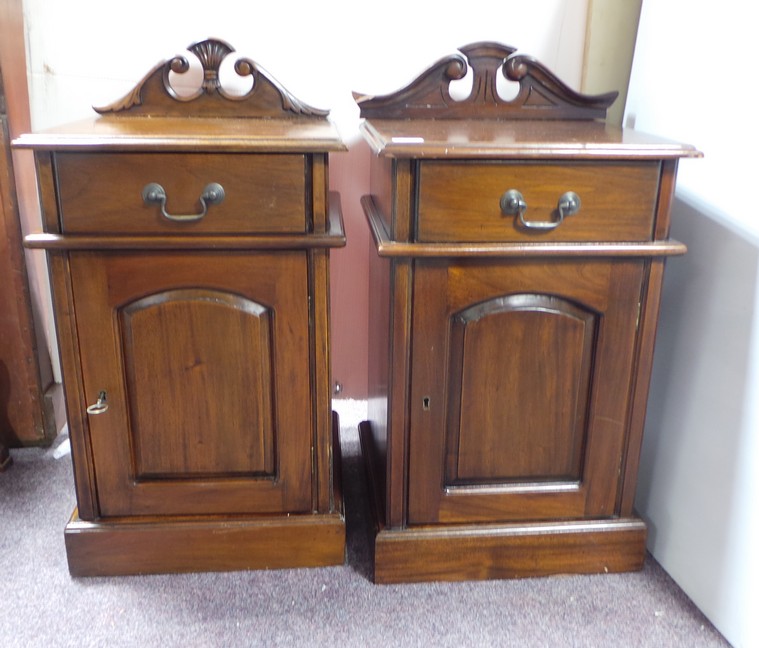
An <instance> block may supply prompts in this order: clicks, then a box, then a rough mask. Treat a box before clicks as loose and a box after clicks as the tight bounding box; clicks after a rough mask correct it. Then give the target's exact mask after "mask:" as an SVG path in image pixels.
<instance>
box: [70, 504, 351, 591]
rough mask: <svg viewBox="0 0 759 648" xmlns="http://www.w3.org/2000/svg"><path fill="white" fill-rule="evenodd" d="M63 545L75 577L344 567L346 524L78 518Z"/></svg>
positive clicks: (293, 519)
mask: <svg viewBox="0 0 759 648" xmlns="http://www.w3.org/2000/svg"><path fill="white" fill-rule="evenodd" d="M65 540H66V553H67V557H68V564H69V571H70V572H71V574H72V575H73V576H126V575H137V574H170V573H180V572H208V571H236V570H242V569H283V568H293V567H316V566H328V565H339V564H342V563H343V562H344V560H345V524H344V521H343V517H342V515H341V514H339V513H333V514H327V515H322V516H313V515H302V516H290V517H289V518H286V519H281V518H266V517H264V518H258V519H256V518H248V519H239V520H229V519H223V518H221V519H203V518H195V519H186V520H171V519H168V520H167V519H165V518H146V519H137V520H123V519H117V520H113V521H107V520H103V521H100V522H84V521H82V520H80V519H79V518H78V517H77V516H76V515H74V517H73V518H72V519H71V521H69V523H68V524H67V525H66V530H65Z"/></svg>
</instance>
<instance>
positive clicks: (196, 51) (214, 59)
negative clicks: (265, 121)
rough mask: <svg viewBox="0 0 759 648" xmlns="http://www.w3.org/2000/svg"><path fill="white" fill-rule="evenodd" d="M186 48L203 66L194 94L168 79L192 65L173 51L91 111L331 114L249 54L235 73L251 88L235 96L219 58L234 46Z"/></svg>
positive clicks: (217, 43) (210, 43)
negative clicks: (299, 96)
mask: <svg viewBox="0 0 759 648" xmlns="http://www.w3.org/2000/svg"><path fill="white" fill-rule="evenodd" d="M187 51H188V52H190V53H191V54H192V55H193V56H194V57H195V58H196V59H197V60H198V61H199V62H200V65H201V66H202V72H203V78H202V81H201V83H200V86H199V87H198V88H197V90H195V92H192V93H189V94H181V93H179V92H177V90H176V88H175V86H174V83H173V82H172V78H171V77H172V73H174V75H183V74H186V73H187V72H188V70H189V69H190V61H189V60H188V58H187V57H186V56H184V55H177V56H174V57H173V58H171V59H169V60H166V61H161V62H160V63H159V64H158V65H156V66H155V67H154V68H153V69H152V70H151V71H150V72H148V74H147V75H146V76H145V77H144V78H143V79H142V81H140V82H139V83H138V84H137V85H136V86H135V87H134V88H133V89H132V90H131V91H130V92H129V93H127V94H126V95H125V96H124V97H122V98H121V99H119V100H118V101H115V102H114V103H112V104H110V105H108V106H103V107H100V108H95V110H96V111H97V112H99V113H100V114H114V115H119V114H123V113H129V114H130V115H150V116H152V117H168V116H176V117H182V116H187V113H188V106H187V104H189V103H192V104H193V116H207V117H259V118H266V117H269V118H283V117H284V118H296V117H324V116H326V115H327V114H328V113H329V111H327V110H321V109H318V108H314V107H312V106H309V105H308V104H306V103H304V102H303V101H300V100H299V99H297V98H296V97H295V96H293V95H292V94H291V93H290V92H288V91H287V90H286V89H285V88H284V87H283V86H282V85H281V84H280V83H279V82H278V81H277V80H276V79H274V77H272V76H271V75H270V74H269V73H268V72H267V71H266V70H265V69H264V68H262V67H261V66H260V65H258V64H257V63H256V62H254V61H251V60H250V59H248V58H240V59H238V60H237V61H235V64H234V71H235V73H236V74H238V75H239V76H240V77H250V78H251V80H252V87H251V88H250V89H249V90H248V91H247V92H245V93H243V94H239V95H238V94H234V93H230V92H228V91H227V90H225V89H224V87H223V85H222V83H221V80H220V79H219V69H220V67H221V64H222V61H224V59H225V58H226V57H227V56H228V55H230V54H231V53H232V52H234V51H235V50H234V48H233V47H231V46H230V45H229V44H228V43H226V42H224V41H222V40H218V39H213V38H209V39H207V40H204V41H200V42H198V43H193V44H192V45H190V46H189V47H188V48H187Z"/></svg>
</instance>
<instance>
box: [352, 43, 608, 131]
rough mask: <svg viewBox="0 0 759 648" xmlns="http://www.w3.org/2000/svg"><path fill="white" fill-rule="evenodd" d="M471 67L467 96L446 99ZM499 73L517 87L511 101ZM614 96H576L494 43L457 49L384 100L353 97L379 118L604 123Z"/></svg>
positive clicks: (364, 110) (528, 59)
mask: <svg viewBox="0 0 759 648" xmlns="http://www.w3.org/2000/svg"><path fill="white" fill-rule="evenodd" d="M470 66H471V69H472V91H471V93H470V95H469V96H468V97H466V98H464V99H461V100H457V99H454V98H453V97H452V96H451V92H450V84H451V82H452V81H456V80H459V79H463V78H464V77H465V76H466V75H467V71H468V70H469V67H470ZM498 74H503V76H504V77H505V78H506V79H507V80H509V81H515V82H517V83H518V84H519V91H518V93H517V94H516V96H515V97H514V98H513V99H503V98H502V97H501V96H500V95H499V93H498V89H497V80H498ZM617 95H618V93H617V92H609V93H607V94H603V95H594V96H591V95H585V94H581V93H579V92H575V91H574V90H572V89H571V88H570V87H569V86H567V85H566V84H565V83H564V82H562V81H561V80H560V79H559V78H558V77H557V76H556V75H555V74H553V72H551V71H550V70H549V69H548V68H547V67H545V66H544V65H543V64H542V63H540V62H538V61H537V60H535V59H534V58H532V57H530V56H526V55H523V54H517V53H516V49H515V48H513V47H509V46H508V45H501V44H499V43H474V44H472V45H467V46H466V47H462V48H460V49H459V52H457V53H455V54H452V55H450V56H447V57H445V58H443V59H441V60H439V61H438V62H437V63H435V64H434V65H433V66H432V67H430V68H429V69H427V70H426V71H425V72H423V73H422V74H421V75H420V76H419V77H418V78H417V79H416V80H414V81H412V82H411V83H410V84H409V85H407V86H406V87H405V88H402V89H401V90H398V91H397V92H394V93H392V94H388V95H384V96H376V97H372V96H367V95H362V94H359V93H355V92H354V93H353V98H354V99H355V100H356V103H358V105H359V107H360V108H361V116H362V117H366V118H378V119H603V118H605V117H606V109H607V108H608V107H609V106H611V104H612V103H614V100H615V99H616V98H617Z"/></svg>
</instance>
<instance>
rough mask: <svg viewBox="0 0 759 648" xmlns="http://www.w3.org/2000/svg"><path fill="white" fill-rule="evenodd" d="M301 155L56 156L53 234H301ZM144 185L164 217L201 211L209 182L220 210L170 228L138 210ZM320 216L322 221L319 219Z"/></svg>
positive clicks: (144, 207) (153, 210)
mask: <svg viewBox="0 0 759 648" xmlns="http://www.w3.org/2000/svg"><path fill="white" fill-rule="evenodd" d="M305 164H306V163H305V159H304V156H303V155H294V154H293V155H260V156H255V157H250V156H244V155H228V154H227V155H225V154H213V153H212V154H197V155H187V154H181V153H179V154H178V153H128V154H112V155H97V157H93V155H92V154H76V153H59V154H57V155H56V156H55V172H56V174H57V179H58V184H59V187H60V192H59V201H60V203H59V204H60V210H61V214H60V218H61V231H62V232H64V233H71V234H77V233H79V234H82V233H84V234H99V235H100V234H112V233H119V234H194V235H197V234H228V233H234V234H252V233H288V232H292V233H299V232H305V231H306V204H305V201H306V177H305V172H306V170H305ZM152 182H156V183H158V184H160V185H161V186H162V187H163V188H164V190H165V191H166V196H167V201H166V211H167V212H168V213H169V215H175V214H179V215H185V214H197V213H199V212H201V206H200V203H199V198H200V195H201V194H202V192H203V189H204V188H205V186H206V185H207V184H209V183H212V182H216V183H218V184H220V185H221V186H222V187H223V188H224V192H225V196H224V200H223V202H222V203H221V204H218V205H209V206H208V212H207V214H206V215H205V216H204V217H203V218H201V219H200V220H196V221H191V222H175V221H172V220H170V219H167V218H165V217H164V216H162V214H161V209H160V206H158V205H155V204H146V203H145V202H144V201H143V198H142V191H143V188H144V187H145V186H146V185H147V184H149V183H152ZM323 218H324V217H323V216H322V219H323Z"/></svg>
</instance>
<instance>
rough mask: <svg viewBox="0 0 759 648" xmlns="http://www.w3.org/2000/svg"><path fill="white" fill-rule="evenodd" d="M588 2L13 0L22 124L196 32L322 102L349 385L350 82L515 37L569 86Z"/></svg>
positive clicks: (68, 116)
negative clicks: (328, 126) (329, 144)
mask: <svg viewBox="0 0 759 648" xmlns="http://www.w3.org/2000/svg"><path fill="white" fill-rule="evenodd" d="M587 8H588V0H532V1H531V2H524V1H523V0H501V1H500V2H492V0H470V1H469V2H463V3H462V2H460V1H456V2H453V1H452V0H441V1H439V2H436V3H426V2H409V1H408V0H382V1H381V2H377V3H367V2H364V3H357V2H354V1H352V0H324V1H322V2H313V1H311V0H291V1H290V2H279V3H266V4H264V3H253V2H240V0H216V1H215V2H211V3H208V2H206V3H199V2H187V1H183V2H157V1H155V0H130V1H129V2H123V3H103V2H100V1H95V0H66V1H65V2H54V1H53V0H24V11H25V19H26V25H27V31H28V45H27V49H28V52H27V55H28V62H29V70H30V95H31V97H30V100H31V109H32V126H33V128H34V129H35V130H42V129H45V128H49V127H52V126H55V125H58V124H61V123H66V122H70V121H75V120H78V119H82V118H87V117H90V116H92V115H94V113H93V112H92V110H91V108H90V107H91V106H93V105H96V106H98V105H107V104H109V103H111V102H112V101H114V100H116V99H117V98H119V97H121V96H122V95H124V94H125V93H126V92H128V91H129V90H131V89H132V88H133V87H134V85H135V84H136V83H137V82H138V81H139V80H140V79H141V78H142V77H143V76H144V75H145V74H146V73H147V72H148V70H150V69H151V68H152V67H153V66H154V65H155V64H156V63H157V62H158V61H161V60H164V59H167V58H170V57H172V56H174V55H175V54H179V53H182V52H184V50H185V48H186V47H187V46H188V45H189V44H190V43H193V42H195V41H199V40H203V39H205V38H208V37H209V36H212V37H216V38H221V39H223V40H225V41H227V42H228V43H229V44H230V45H232V47H234V48H235V49H236V50H237V52H236V53H237V54H238V55H240V56H246V57H249V58H251V59H253V60H254V61H256V62H258V63H259V64H260V65H262V66H263V67H265V68H266V69H267V70H268V71H269V72H270V73H271V74H272V75H273V76H274V77H275V78H276V79H278V80H279V81H280V82H281V83H282V84H283V85H284V86H285V87H286V88H287V89H288V90H290V91H291V92H292V93H293V94H295V95H296V96H297V97H298V98H300V99H301V100H303V101H306V102H307V103H309V104H311V105H314V106H317V107H321V108H329V109H331V111H332V117H333V119H334V121H335V122H336V124H337V126H338V128H339V129H340V131H341V134H342V136H343V139H344V140H345V141H346V143H347V144H348V145H349V146H350V151H349V152H348V153H346V154H340V155H341V156H342V158H341V159H333V163H332V169H331V170H332V173H331V181H332V185H333V188H334V189H337V190H339V191H340V192H341V193H342V194H343V211H344V216H345V221H346V233H347V235H348V247H347V248H345V249H343V250H338V251H335V252H333V254H332V312H333V374H334V375H333V377H334V379H335V380H336V381H340V382H342V383H347V384H345V385H344V386H345V392H344V395H346V396H354V397H355V396H356V390H355V388H354V386H353V385H352V384H350V383H351V380H352V378H349V377H348V376H347V375H345V374H348V373H350V374H351V376H355V375H356V373H357V372H356V371H355V367H354V366H353V365H356V364H358V366H359V367H362V368H363V374H365V373H366V359H365V358H364V359H363V363H362V359H361V357H360V356H358V359H357V354H356V353H355V350H356V349H359V350H360V349H362V348H363V355H364V356H365V355H366V344H367V343H366V336H367V335H368V327H367V326H362V325H359V326H356V325H355V323H353V322H351V321H348V320H352V319H355V320H356V321H357V322H359V323H361V322H364V323H365V322H366V321H367V318H368V315H367V314H366V313H368V303H367V302H366V299H368V298H367V296H366V294H367V291H366V290H361V291H357V290H356V289H355V287H353V288H351V287H350V286H351V285H352V283H351V282H349V281H343V280H344V279H346V278H351V279H355V278H356V277H360V276H362V275H363V276H366V277H367V279H366V282H365V285H367V284H368V264H367V258H368V257H367V254H368V246H369V243H368V229H367V227H366V225H365V223H364V217H363V214H362V213H361V209H360V206H359V202H358V199H357V196H361V195H362V194H364V193H367V192H368V186H369V179H368V164H367V159H368V157H367V156H368V155H369V151H368V148H367V147H365V146H363V147H362V146H359V145H358V142H359V139H360V135H359V131H358V123H359V117H358V108H357V106H356V105H355V103H354V101H353V98H352V95H351V92H352V91H353V90H356V91H359V92H362V93H367V94H384V93H387V92H392V91H394V90H396V89H398V88H400V87H402V86H403V85H405V84H406V83H408V82H409V81H411V80H412V79H413V78H414V77H415V76H416V75H417V74H418V73H419V72H421V71H422V70H424V69H425V68H427V67H428V66H429V65H431V64H432V63H434V62H435V61H436V60H437V59H439V58H440V57H442V56H444V55H447V54H449V53H451V52H453V51H455V49H456V48H457V47H459V46H462V45H465V44H468V43H471V42H475V41H482V40H495V41H500V42H502V43H506V44H509V45H512V46H515V47H518V48H519V50H520V51H522V52H524V53H527V54H531V55H533V56H535V57H537V58H539V59H540V60H541V61H543V62H544V63H545V64H547V65H548V66H549V67H551V68H552V69H553V70H554V72H556V73H557V74H558V75H559V76H560V77H562V78H563V79H564V80H565V81H566V82H567V83H569V84H570V85H571V86H573V87H575V88H577V89H579V87H580V81H581V76H582V63H583V47H584V38H585V23H586V13H587ZM232 56H234V55H232ZM335 157H336V158H337V157H339V156H335ZM351 314H352V315H351ZM356 314H358V315H356ZM361 314H364V315H363V317H362V316H361ZM48 329H49V330H52V325H51V324H49V326H48ZM364 329H367V330H364ZM362 335H363V337H361V336H362ZM347 336H350V337H351V339H347ZM49 340H50V344H51V347H54V344H53V341H52V338H51V336H50V335H49ZM53 357H54V358H56V360H57V352H56V351H55V350H54V348H53ZM55 369H56V371H57V372H58V373H57V376H58V379H59V380H60V373H59V370H58V367H57V365H56V367H55ZM358 373H359V374H361V375H363V374H362V371H361V370H359V371H358ZM364 389H365V381H364ZM363 396H364V397H365V392H364V394H363Z"/></svg>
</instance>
